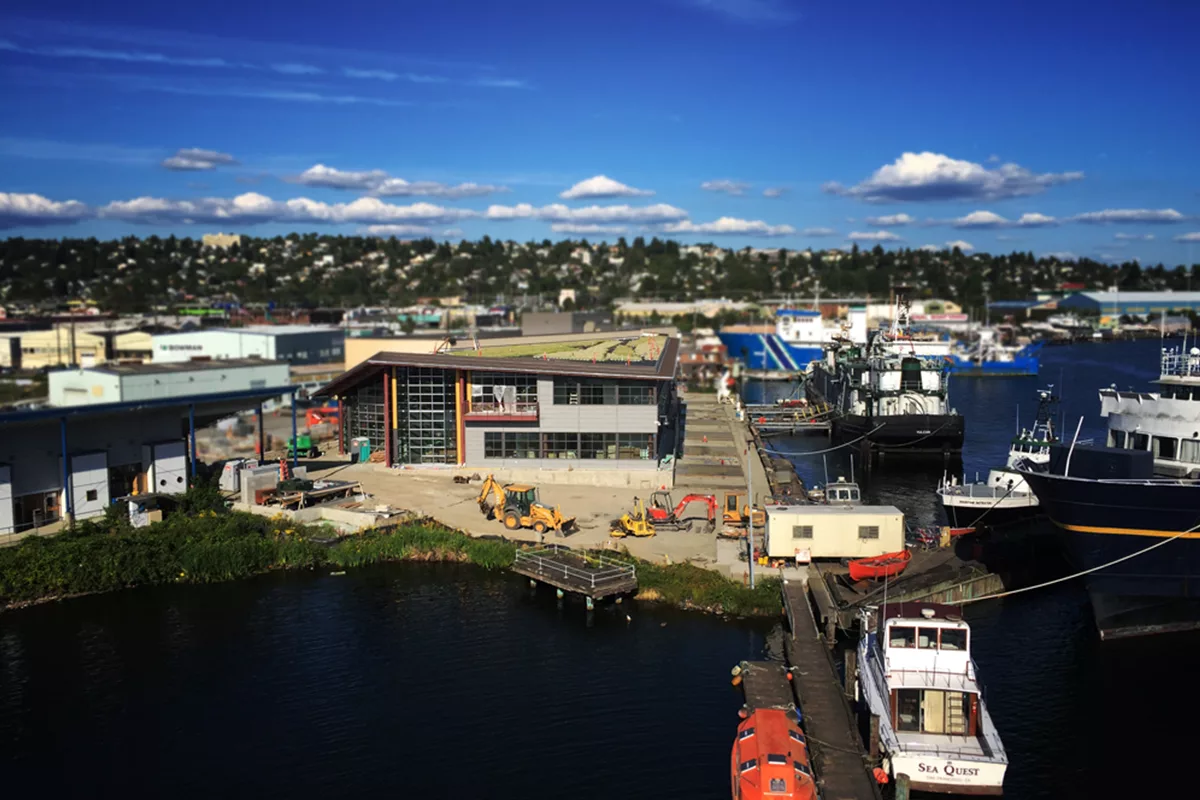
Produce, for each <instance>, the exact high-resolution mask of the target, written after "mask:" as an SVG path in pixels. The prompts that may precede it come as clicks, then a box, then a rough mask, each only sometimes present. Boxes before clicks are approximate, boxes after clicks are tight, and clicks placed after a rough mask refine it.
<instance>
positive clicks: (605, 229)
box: [550, 222, 629, 236]
mask: <svg viewBox="0 0 1200 800" xmlns="http://www.w3.org/2000/svg"><path fill="white" fill-rule="evenodd" d="M550 230H552V231H554V232H555V233H573V234H576V235H581V236H587V235H595V234H621V233H625V232H626V231H628V230H629V229H628V228H626V227H625V226H624V225H596V224H595V223H575V222H556V223H554V224H553V225H551V226H550Z"/></svg>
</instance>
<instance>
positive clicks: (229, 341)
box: [151, 325, 346, 365]
mask: <svg viewBox="0 0 1200 800" xmlns="http://www.w3.org/2000/svg"><path fill="white" fill-rule="evenodd" d="M345 338H346V333H345V331H344V330H343V329H341V328H337V327H333V326H325V325H250V326H247V327H245V328H210V329H208V330H198V331H188V332H186V333H164V334H159V335H157V336H154V337H153V339H152V344H151V346H152V348H153V353H154V355H153V356H152V358H153V359H154V361H155V362H156V363H163V362H174V361H190V360H192V359H195V358H208V359H214V360H221V359H231V358H238V359H240V358H264V359H267V360H268V361H286V362H288V363H289V364H293V365H294V364H327V363H330V362H340V361H342V360H343V343H344V341H345Z"/></svg>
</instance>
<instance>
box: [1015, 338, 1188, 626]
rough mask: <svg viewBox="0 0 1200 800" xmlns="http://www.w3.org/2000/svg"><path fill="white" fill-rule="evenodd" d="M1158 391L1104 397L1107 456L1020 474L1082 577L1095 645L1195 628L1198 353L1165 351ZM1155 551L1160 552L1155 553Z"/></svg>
mask: <svg viewBox="0 0 1200 800" xmlns="http://www.w3.org/2000/svg"><path fill="white" fill-rule="evenodd" d="M1158 385H1159V391H1158V392H1153V393H1147V392H1120V391H1117V390H1115V389H1104V390H1101V392H1100V400H1101V413H1102V414H1103V415H1104V416H1105V417H1107V419H1108V442H1107V444H1108V446H1106V447H1093V446H1089V445H1080V444H1077V443H1075V442H1072V443H1071V445H1070V446H1067V445H1061V444H1060V445H1057V446H1055V447H1053V448H1051V453H1050V463H1049V464H1048V465H1047V466H1046V467H1042V468H1039V467H1038V466H1037V465H1035V464H1032V463H1030V464H1020V465H1018V469H1019V471H1020V473H1021V475H1022V477H1024V479H1025V480H1026V482H1027V483H1028V484H1029V486H1030V488H1032V489H1033V491H1034V493H1035V494H1036V495H1037V497H1038V500H1039V501H1040V503H1041V505H1042V507H1043V508H1044V509H1045V510H1046V515H1047V516H1048V517H1049V518H1050V520H1051V521H1052V522H1054V524H1055V525H1057V526H1058V527H1059V529H1060V530H1061V537H1062V540H1063V542H1064V550H1065V551H1066V555H1067V559H1068V561H1069V563H1070V565H1071V566H1072V568H1074V569H1075V570H1076V571H1079V572H1084V571H1086V570H1094V571H1093V572H1090V573H1088V574H1087V575H1085V576H1084V582H1085V585H1086V586H1087V589H1088V594H1089V595H1090V596H1091V600H1092V612H1093V615H1094V616H1095V620H1096V627H1097V628H1098V629H1099V631H1100V638H1102V639H1114V638H1122V637H1127V636H1139V635H1145V634H1151V633H1164V632H1169V631H1181V630H1194V629H1197V628H1200V435H1198V434H1197V431H1198V430H1200V349H1198V348H1192V350H1191V351H1190V352H1188V353H1186V354H1185V353H1184V352H1183V351H1182V350H1179V351H1167V350H1164V351H1163V352H1162V355H1161V369H1160V375H1159V380H1158ZM1155 545H1157V546H1155Z"/></svg>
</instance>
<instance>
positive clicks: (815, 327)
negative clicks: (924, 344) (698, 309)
mask: <svg viewBox="0 0 1200 800" xmlns="http://www.w3.org/2000/svg"><path fill="white" fill-rule="evenodd" d="M717 337H718V338H720V340H721V344H723V345H725V348H726V351H727V352H728V353H729V357H730V358H736V359H738V360H740V361H741V362H742V363H743V364H745V365H746V367H747V368H749V369H762V370H769V371H773V372H804V371H805V370H806V369H807V368H808V365H809V364H810V363H812V362H813V361H818V360H820V359H821V357H822V352H823V349H824V347H825V346H826V345H828V344H829V343H831V342H833V341H834V340H835V339H841V340H844V341H848V342H853V343H855V344H861V345H865V344H866V342H867V311H866V309H865V308H854V309H851V310H850V313H849V316H848V318H847V319H846V320H844V321H843V320H827V319H825V318H824V317H823V316H822V314H821V312H820V311H818V310H816V309H799V308H781V309H779V310H778V311H776V312H775V324H774V325H727V326H725V327H723V328H721V330H719V331H717Z"/></svg>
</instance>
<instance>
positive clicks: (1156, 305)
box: [1058, 292, 1200, 317]
mask: <svg viewBox="0 0 1200 800" xmlns="http://www.w3.org/2000/svg"><path fill="white" fill-rule="evenodd" d="M1058 308H1059V309H1061V310H1070V311H1078V312H1083V313H1086V314H1096V315H1099V316H1102V317H1103V316H1125V315H1129V316H1135V315H1136V316H1143V315H1150V314H1154V315H1158V314H1167V313H1170V312H1172V311H1198V312H1200V292H1076V293H1075V294H1072V295H1069V296H1068V297H1064V298H1063V299H1062V300H1059V301H1058Z"/></svg>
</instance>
